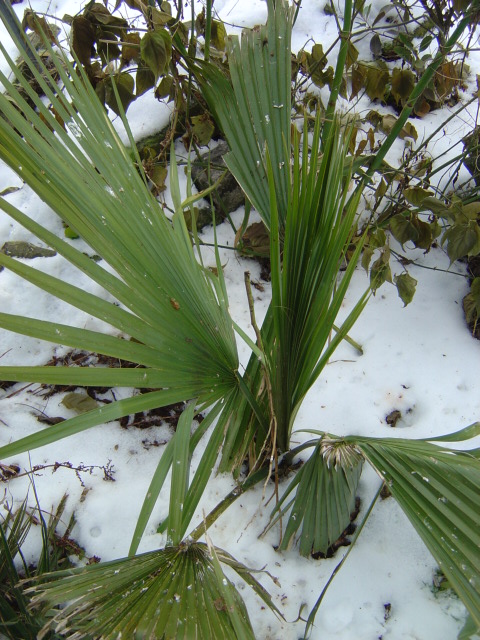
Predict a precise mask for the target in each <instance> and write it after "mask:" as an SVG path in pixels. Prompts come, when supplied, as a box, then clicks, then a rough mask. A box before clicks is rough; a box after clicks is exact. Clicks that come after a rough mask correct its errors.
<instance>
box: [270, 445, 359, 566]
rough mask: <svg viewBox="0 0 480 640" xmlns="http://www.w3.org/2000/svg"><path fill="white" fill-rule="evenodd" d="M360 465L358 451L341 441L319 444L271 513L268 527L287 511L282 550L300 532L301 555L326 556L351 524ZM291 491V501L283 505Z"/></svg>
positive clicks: (288, 545) (287, 546)
mask: <svg viewBox="0 0 480 640" xmlns="http://www.w3.org/2000/svg"><path fill="white" fill-rule="evenodd" d="M362 463H363V457H362V455H361V454H360V453H359V451H358V450H356V449H355V448H354V447H353V446H351V445H348V444H345V443H344V442H343V441H342V440H333V439H327V438H322V439H321V440H319V441H318V443H317V444H316V446H315V448H314V451H313V453H312V454H311V456H310V458H309V459H308V460H307V462H306V463H305V464H304V465H303V466H302V468H301V469H300V471H299V472H298V473H297V475H296V476H295V478H294V479H293V481H292V482H291V483H290V484H289V486H288V487H287V489H286V491H285V493H284V494H283V496H282V498H281V499H280V500H279V501H278V503H277V505H276V506H275V509H274V510H273V512H272V518H273V521H272V523H271V524H270V526H272V525H273V524H275V522H276V521H277V520H278V519H279V518H281V517H283V516H285V515H286V514H287V513H288V512H289V511H290V514H289V517H288V521H287V526H286V528H285V532H284V534H283V538H282V541H281V543H280V549H281V550H285V549H288V548H289V547H290V546H291V544H292V542H293V539H294V537H295V535H296V533H297V531H298V530H299V529H301V532H300V536H299V551H300V553H301V555H303V556H309V555H310V554H315V553H322V554H326V553H327V551H328V549H329V547H330V546H331V545H332V544H333V543H334V542H335V541H336V540H337V539H338V538H339V537H340V536H341V534H342V533H343V532H344V530H345V529H346V527H347V526H348V524H349V523H350V515H351V513H352V512H353V510H354V506H355V498H356V492H357V487H358V481H359V480H360V475H361V473H362ZM295 490H296V491H295ZM294 491H295V494H294V497H293V498H291V499H290V501H289V502H286V501H287V498H289V497H290V496H291V495H292V493H294Z"/></svg>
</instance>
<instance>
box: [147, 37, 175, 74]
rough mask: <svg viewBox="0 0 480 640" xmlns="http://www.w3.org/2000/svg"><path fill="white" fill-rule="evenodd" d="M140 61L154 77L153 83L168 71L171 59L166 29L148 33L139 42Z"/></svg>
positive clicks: (169, 41) (170, 44) (170, 46)
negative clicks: (143, 62)
mask: <svg viewBox="0 0 480 640" xmlns="http://www.w3.org/2000/svg"><path fill="white" fill-rule="evenodd" d="M140 52H141V55H142V60H144V61H145V63H146V64H147V66H148V67H149V69H150V70H151V71H152V73H153V75H154V76H155V82H156V81H157V80H158V78H159V77H160V76H161V75H163V74H164V73H165V72H166V71H167V70H168V65H169V63H170V60H171V57H172V39H171V37H170V34H169V33H168V31H167V30H166V29H155V30H154V31H148V32H147V33H146V34H145V35H144V36H143V38H142V40H141V42H140Z"/></svg>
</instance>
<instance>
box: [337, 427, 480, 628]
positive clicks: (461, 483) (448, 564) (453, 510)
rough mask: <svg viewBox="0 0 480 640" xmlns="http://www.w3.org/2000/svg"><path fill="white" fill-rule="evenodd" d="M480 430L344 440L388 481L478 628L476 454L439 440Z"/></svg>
mask: <svg viewBox="0 0 480 640" xmlns="http://www.w3.org/2000/svg"><path fill="white" fill-rule="evenodd" d="M479 434H480V423H478V422H477V423H475V424H472V425H471V426H470V427H466V428H465V429H462V430H461V431H457V432H456V433H451V434H449V435H446V436H442V437H438V438H429V439H428V440H407V439H401V438H389V439H385V438H360V437H357V436H349V437H348V438H345V441H346V442H348V443H351V444H352V445H355V446H357V447H358V448H359V449H360V450H361V452H362V453H363V455H364V456H365V458H366V459H367V460H368V462H369V463H370V464H371V465H372V466H373V467H374V468H375V469H376V471H377V472H378V473H379V474H380V475H381V476H382V478H383V479H384V480H385V481H386V482H387V485H388V488H389V490H390V492H391V493H392V495H393V496H394V498H395V499H396V500H397V502H398V503H399V505H400V506H401V507H402V509H403V511H404V512H405V514H406V515H407V516H408V518H409V520H410V521H411V523H412V524H413V526H414V527H415V529H416V530H417V532H418V534H419V535H420V536H421V538H422V540H423V542H424V543H425V544H426V545H427V547H428V549H429V550H430V552H431V553H432V555H433V556H434V557H435V559H436V560H437V562H438V563H439V565H440V568H441V570H442V571H443V572H444V574H445V576H446V577H447V579H448V581H449V583H450V585H451V586H452V588H453V589H455V591H456V593H457V594H458V595H459V597H460V598H461V599H462V602H463V603H464V604H465V606H466V607H467V609H468V611H469V612H470V615H471V616H472V618H473V620H474V621H475V624H476V625H477V626H480V582H479V579H478V567H479V566H480V534H479V531H478V513H479V509H480V464H479V453H480V452H479V450H478V449H470V450H468V449H467V450H464V449H457V448H450V447H447V446H443V443H444V442H453V443H457V442H462V441H465V440H468V439H470V438H474V437H475V436H478V435H479ZM437 443H440V445H439V444H437Z"/></svg>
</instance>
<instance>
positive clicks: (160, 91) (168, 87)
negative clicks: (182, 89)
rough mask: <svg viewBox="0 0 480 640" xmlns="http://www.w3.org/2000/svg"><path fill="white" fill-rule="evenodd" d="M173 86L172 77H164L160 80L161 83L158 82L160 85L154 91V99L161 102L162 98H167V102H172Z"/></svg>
mask: <svg viewBox="0 0 480 640" xmlns="http://www.w3.org/2000/svg"><path fill="white" fill-rule="evenodd" d="M150 73H151V72H150ZM152 75H153V74H152ZM174 84H175V80H174V79H173V77H172V76H165V77H164V78H162V79H161V81H160V84H159V85H158V87H157V88H156V89H155V98H156V99H157V100H162V99H163V98H168V99H169V100H173V98H174V92H173V87H174Z"/></svg>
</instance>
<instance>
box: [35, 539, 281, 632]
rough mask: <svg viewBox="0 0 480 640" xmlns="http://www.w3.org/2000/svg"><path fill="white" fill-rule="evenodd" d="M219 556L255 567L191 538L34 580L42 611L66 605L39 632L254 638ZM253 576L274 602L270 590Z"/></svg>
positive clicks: (242, 570) (38, 607)
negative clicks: (220, 564) (173, 544)
mask: <svg viewBox="0 0 480 640" xmlns="http://www.w3.org/2000/svg"><path fill="white" fill-rule="evenodd" d="M213 553H215V554H216V556H214V555H213ZM216 558H219V559H220V560H221V561H222V562H223V563H224V564H227V565H229V566H231V567H232V568H233V569H234V570H236V571H237V572H238V573H240V574H241V575H242V574H244V573H245V572H246V571H247V569H246V567H244V566H243V565H239V564H238V563H236V562H235V561H233V559H232V558H231V557H230V556H229V555H228V554H225V553H224V552H222V551H221V550H219V549H218V550H212V551H211V552H209V550H208V548H207V545H205V544H201V543H183V544H181V545H177V546H173V547H166V548H165V549H162V550H159V551H151V552H148V553H144V554H140V555H138V556H135V557H134V558H123V559H120V560H114V561H111V562H104V563H102V564H98V565H92V566H89V567H80V568H77V569H70V570H68V571H55V572H53V573H47V574H43V575H42V580H41V581H36V580H29V582H30V583H33V585H32V586H31V587H30V588H29V589H28V590H27V594H28V595H29V597H30V598H31V602H32V604H31V606H32V608H33V609H34V610H38V611H40V612H42V613H43V615H46V614H47V613H48V612H50V611H51V609H52V607H53V606H56V605H58V604H59V603H66V606H65V607H64V608H62V609H60V610H59V611H58V612H56V613H55V615H54V616H53V618H52V619H51V620H49V621H48V622H47V623H46V624H45V626H44V628H43V630H42V631H41V633H40V635H39V636H38V637H39V638H42V637H45V636H44V634H46V633H48V631H49V630H50V629H51V630H53V631H55V632H59V633H61V634H62V635H64V634H69V635H72V634H75V637H76V638H79V640H80V639H82V638H85V639H86V638H90V637H92V634H93V635H94V636H95V637H96V638H101V639H102V640H114V639H115V638H118V637H119V634H120V635H121V636H122V637H131V638H134V637H135V638H144V639H151V640H154V639H157V638H161V639H163V640H174V639H175V640H176V639H177V638H185V639H187V638H198V639H199V640H201V639H202V640H211V639H212V638H215V639H218V640H222V639H223V638H224V639H225V640H230V639H233V638H235V639H238V640H253V638H254V634H253V630H252V627H251V624H250V621H249V618H248V613H247V610H246V608H245V604H244V602H243V600H242V598H241V597H240V595H239V593H238V591H237V590H236V589H235V587H234V585H233V584H232V582H230V580H229V579H228V578H226V577H225V576H224V574H223V572H222V571H221V569H220V570H219V567H218V564H217V563H218V560H216ZM250 580H251V581H253V582H254V583H255V585H256V590H257V592H258V593H259V594H262V595H263V596H264V599H265V600H266V601H267V602H268V601H269V599H268V595H267V594H266V592H265V590H264V589H263V588H262V587H261V586H260V585H259V584H258V583H257V582H256V581H255V580H254V578H253V577H251V576H250ZM200 612H201V613H200Z"/></svg>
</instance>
